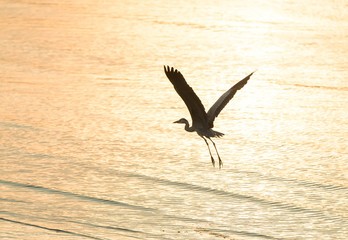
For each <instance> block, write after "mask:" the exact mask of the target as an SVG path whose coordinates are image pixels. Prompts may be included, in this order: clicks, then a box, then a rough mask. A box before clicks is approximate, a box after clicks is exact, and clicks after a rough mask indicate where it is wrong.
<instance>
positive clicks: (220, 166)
mask: <svg viewBox="0 0 348 240" xmlns="http://www.w3.org/2000/svg"><path fill="white" fill-rule="evenodd" d="M223 165H224V164H223V163H222V161H221V158H220V157H219V168H220V169H221V168H222V166H223Z"/></svg>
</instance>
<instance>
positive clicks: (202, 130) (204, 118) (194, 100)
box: [164, 66, 254, 168]
mask: <svg viewBox="0 0 348 240" xmlns="http://www.w3.org/2000/svg"><path fill="white" fill-rule="evenodd" d="M164 72H165V74H166V75H167V77H168V79H169V81H170V82H171V83H172V84H173V86H174V89H175V91H176V92H177V93H178V94H179V96H180V97H181V98H182V100H184V102H185V104H186V106H187V108H188V110H189V112H190V115H191V118H192V126H190V124H189V122H188V121H187V120H186V119H185V118H181V119H179V120H178V121H175V122H174V123H183V124H185V130H186V131H188V132H196V133H197V134H198V135H199V136H200V137H202V138H203V140H204V141H205V143H206V144H207V146H208V150H209V154H210V157H211V162H212V164H213V166H214V167H215V160H214V158H213V155H212V153H211V151H210V147H209V144H208V141H207V139H209V140H210V141H211V142H212V143H213V146H214V148H215V151H216V154H217V156H218V159H219V168H221V167H222V165H223V164H222V161H221V158H220V155H219V152H218V150H217V148H216V145H215V143H214V141H213V140H212V139H211V138H214V137H217V138H220V137H222V136H223V135H224V134H223V133H221V132H218V131H215V130H213V129H212V128H213V127H214V120H215V118H216V117H217V116H218V115H219V113H220V112H221V111H222V109H223V108H224V107H225V106H226V105H227V103H228V102H229V101H230V100H231V99H232V98H233V96H234V94H235V93H236V92H237V91H238V90H240V89H241V88H242V87H244V86H245V84H247V82H248V80H249V78H250V77H251V75H253V73H254V72H252V73H250V74H249V75H248V76H246V77H245V78H244V79H243V80H241V81H239V82H238V83H236V84H235V85H234V86H232V87H231V88H230V89H229V90H227V92H225V93H224V94H222V96H221V97H220V98H219V99H218V100H217V101H216V102H215V103H214V104H213V106H211V108H210V109H209V111H208V112H206V111H205V109H204V106H203V104H202V102H201V100H200V99H199V98H198V96H197V95H196V93H195V92H194V91H193V89H192V88H191V87H190V86H189V85H188V84H187V82H186V80H185V78H184V76H183V75H182V74H181V73H180V72H179V71H178V70H177V69H174V68H173V67H169V66H164Z"/></svg>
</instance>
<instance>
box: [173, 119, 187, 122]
mask: <svg viewBox="0 0 348 240" xmlns="http://www.w3.org/2000/svg"><path fill="white" fill-rule="evenodd" d="M173 123H187V120H186V119H185V118H180V119H179V120H178V121H175V122H173Z"/></svg>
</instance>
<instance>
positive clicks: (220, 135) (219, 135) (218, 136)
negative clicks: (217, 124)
mask: <svg viewBox="0 0 348 240" xmlns="http://www.w3.org/2000/svg"><path fill="white" fill-rule="evenodd" d="M224 135H225V134H223V133H221V132H218V131H214V137H217V138H221V137H223V136H224Z"/></svg>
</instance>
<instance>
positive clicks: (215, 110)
mask: <svg viewBox="0 0 348 240" xmlns="http://www.w3.org/2000/svg"><path fill="white" fill-rule="evenodd" d="M253 73H254V72H252V73H250V74H249V75H248V76H246V77H245V78H244V79H243V80H241V81H239V82H238V83H237V84H235V85H234V86H233V87H231V88H230V89H229V90H228V91H227V92H225V93H224V94H223V95H222V96H221V97H220V98H219V99H218V100H217V101H216V102H215V103H214V105H213V106H211V108H210V109H209V111H208V113H207V116H208V125H209V127H211V128H212V127H213V126H214V120H215V118H216V117H217V116H218V115H219V113H220V112H221V111H222V109H223V108H224V107H225V106H226V105H227V103H228V102H229V101H230V100H231V99H232V98H233V96H234V94H236V92H237V91H238V90H239V89H241V88H242V87H244V85H245V84H247V82H248V80H249V78H250V77H251V75H253Z"/></svg>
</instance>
